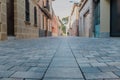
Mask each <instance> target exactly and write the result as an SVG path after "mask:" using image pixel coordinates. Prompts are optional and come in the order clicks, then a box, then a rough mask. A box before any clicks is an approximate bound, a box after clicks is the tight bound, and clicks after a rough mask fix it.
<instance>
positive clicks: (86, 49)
mask: <svg viewBox="0 0 120 80" xmlns="http://www.w3.org/2000/svg"><path fill="white" fill-rule="evenodd" d="M0 80H120V38H106V39H105V38H104V39H103V38H100V39H95V38H77V37H58V38H53V37H51V38H50V37H49V38H40V39H31V40H10V41H3V42H0Z"/></svg>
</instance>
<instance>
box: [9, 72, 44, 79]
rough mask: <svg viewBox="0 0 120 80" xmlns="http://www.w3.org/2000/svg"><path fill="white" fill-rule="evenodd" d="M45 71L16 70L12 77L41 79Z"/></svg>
mask: <svg viewBox="0 0 120 80" xmlns="http://www.w3.org/2000/svg"><path fill="white" fill-rule="evenodd" d="M42 76H43V73H38V72H16V73H14V74H13V75H12V76H11V78H32V79H41V78H42Z"/></svg>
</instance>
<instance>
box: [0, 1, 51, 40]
mask: <svg viewBox="0 0 120 80" xmlns="http://www.w3.org/2000/svg"><path fill="white" fill-rule="evenodd" d="M42 36H44V37H45V36H52V0H0V40H7V39H9V38H14V39H26V38H39V37H42Z"/></svg>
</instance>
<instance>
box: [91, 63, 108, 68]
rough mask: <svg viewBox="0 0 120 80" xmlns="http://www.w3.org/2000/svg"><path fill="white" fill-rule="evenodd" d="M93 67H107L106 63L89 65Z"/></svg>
mask: <svg viewBox="0 0 120 80" xmlns="http://www.w3.org/2000/svg"><path fill="white" fill-rule="evenodd" d="M91 65H92V66H93V67H99V66H103V67H104V66H108V65H107V64H106V63H91Z"/></svg>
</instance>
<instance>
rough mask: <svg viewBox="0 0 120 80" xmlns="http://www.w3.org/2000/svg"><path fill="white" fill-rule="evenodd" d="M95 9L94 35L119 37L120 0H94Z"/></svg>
mask: <svg viewBox="0 0 120 80" xmlns="http://www.w3.org/2000/svg"><path fill="white" fill-rule="evenodd" d="M94 2H95V4H97V6H95V10H96V11H97V18H95V19H94V21H97V25H96V24H95V28H94V29H95V34H96V33H97V36H95V37H120V1H119V0H94Z"/></svg>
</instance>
